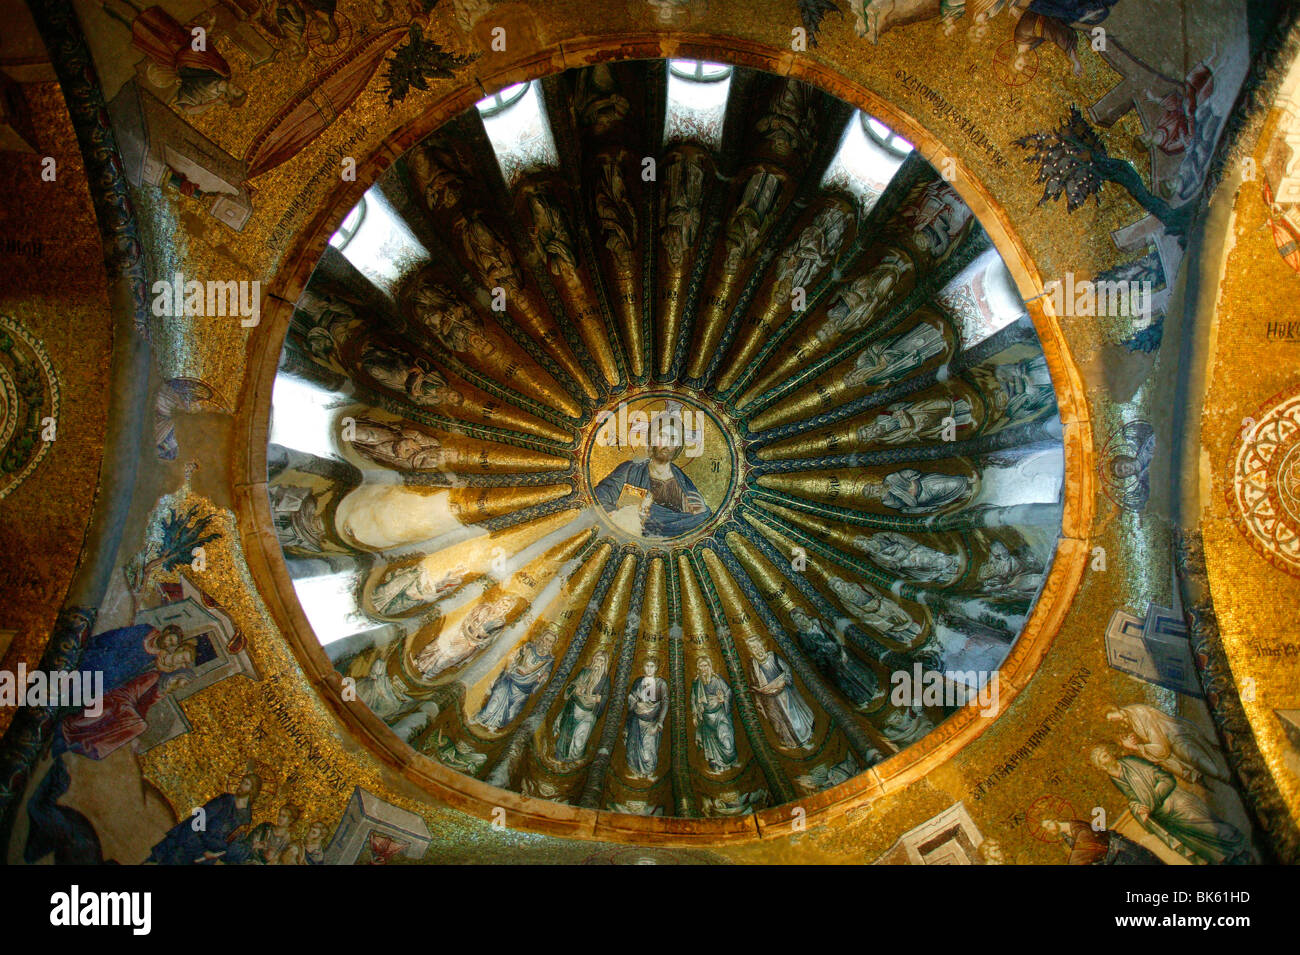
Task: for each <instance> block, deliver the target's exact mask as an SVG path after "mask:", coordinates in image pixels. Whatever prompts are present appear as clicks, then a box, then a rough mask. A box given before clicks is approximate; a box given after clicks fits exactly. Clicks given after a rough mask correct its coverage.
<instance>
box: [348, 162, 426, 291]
mask: <svg viewBox="0 0 1300 955" xmlns="http://www.w3.org/2000/svg"><path fill="white" fill-rule="evenodd" d="M346 224H347V220H346V219H345V220H344V225H346ZM340 231H342V230H340ZM335 248H337V249H338V250H339V251H340V252H342V253H343V257H344V258H346V259H347V260H348V261H349V262H351V263H352V264H353V265H354V266H356V268H357V271H359V272H360V273H361V274H362V275H364V276H365V277H366V278H368V279H370V281H371V282H373V283H374V284H375V285H376V286H377V287H379V288H381V289H383V290H384V291H385V292H387V293H388V294H389V295H390V296H391V295H392V294H393V293H394V291H395V289H396V287H397V280H398V278H399V277H401V276H403V275H406V274H408V273H409V272H410V271H411V270H412V269H413V268H415V267H416V266H417V265H419V264H420V263H422V262H427V261H428V260H429V252H428V250H427V249H426V248H425V247H424V246H423V245H421V244H420V240H419V239H417V238H416V237H415V233H414V232H412V231H411V230H410V229H408V228H407V227H406V223H404V222H403V221H402V220H401V219H400V218H399V217H398V215H397V213H396V212H394V211H393V207H392V206H391V205H389V204H388V200H387V199H385V198H384V196H383V193H381V192H380V191H379V190H378V189H377V188H375V189H371V190H370V191H369V192H367V193H366V196H365V214H364V215H363V216H362V217H361V221H360V222H358V223H357V224H356V229H355V231H354V232H353V234H352V235H351V237H349V239H348V241H347V242H346V243H345V244H344V245H341V246H335Z"/></svg>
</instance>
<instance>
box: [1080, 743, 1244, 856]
mask: <svg viewBox="0 0 1300 955" xmlns="http://www.w3.org/2000/svg"><path fill="white" fill-rule="evenodd" d="M1092 762H1093V765H1094V766H1096V767H1097V768H1098V769H1101V770H1102V771H1104V772H1105V773H1106V774H1107V775H1108V776H1110V781H1111V782H1112V783H1114V784H1115V788H1116V789H1118V790H1119V791H1120V792H1121V793H1122V794H1123V795H1124V798H1125V799H1127V800H1128V805H1129V810H1130V811H1131V812H1132V813H1133V815H1134V817H1136V818H1137V820H1138V822H1140V823H1141V824H1142V825H1143V826H1144V827H1146V828H1147V829H1149V830H1153V831H1154V832H1155V834H1156V835H1157V836H1159V837H1161V838H1162V839H1163V841H1165V842H1166V843H1168V844H1169V845H1170V847H1171V848H1173V849H1176V850H1177V851H1178V852H1179V854H1180V855H1183V856H1186V857H1188V858H1193V859H1199V860H1200V861H1202V862H1208V863H1210V864H1211V865H1221V864H1228V865H1242V864H1245V865H1248V864H1250V863H1251V862H1252V861H1253V860H1252V858H1251V852H1250V846H1249V845H1248V843H1247V842H1246V837H1245V836H1244V835H1242V834H1241V832H1240V831H1239V830H1238V829H1237V828H1236V827H1235V826H1233V825H1232V824H1231V823H1229V822H1225V821H1224V820H1222V819H1219V818H1218V817H1216V816H1215V815H1214V813H1213V812H1212V811H1211V810H1210V807H1209V806H1207V805H1206V804H1205V803H1204V802H1203V801H1202V800H1201V799H1199V798H1198V797H1196V796H1194V795H1192V794H1191V793H1190V792H1187V791H1186V790H1184V789H1183V788H1182V787H1180V786H1179V785H1178V780H1177V779H1176V778H1175V777H1174V775H1173V773H1171V772H1169V771H1168V770H1165V769H1162V768H1161V767H1159V766H1157V765H1155V764H1154V763H1149V762H1147V761H1146V760H1145V759H1142V758H1141V757H1138V756H1118V757H1117V756H1116V755H1115V754H1114V753H1113V752H1111V751H1110V749H1108V748H1107V747H1105V746H1098V747H1097V748H1096V749H1094V750H1093V751H1092Z"/></svg>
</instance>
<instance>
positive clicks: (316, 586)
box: [293, 573, 386, 647]
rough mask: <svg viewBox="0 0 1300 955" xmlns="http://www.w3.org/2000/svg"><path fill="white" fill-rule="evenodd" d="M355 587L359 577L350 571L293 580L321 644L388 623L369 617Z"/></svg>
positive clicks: (375, 628)
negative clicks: (362, 607) (364, 611)
mask: <svg viewBox="0 0 1300 955" xmlns="http://www.w3.org/2000/svg"><path fill="white" fill-rule="evenodd" d="M355 586H356V578H355V576H354V575H353V574H350V573H341V574H327V575H325V576H323V577H304V578H302V579H301V580H295V581H294V582H293V589H294V591H295V592H296V593H297V594H298V603H299V604H301V606H302V609H303V612H304V613H305V614H306V615H307V622H308V623H310V624H311V628H312V630H313V631H315V633H316V639H317V640H319V641H320V643H321V646H323V647H324V646H328V645H329V644H331V643H337V642H338V641H339V640H343V639H345V638H347V637H350V636H352V634H354V633H362V632H364V631H366V630H378V629H379V628H380V627H383V626H386V624H383V623H380V622H379V621H377V620H372V619H371V618H370V617H367V616H366V615H365V614H364V613H363V612H362V611H361V609H360V608H359V607H358V606H357V598H356V594H355V593H354V592H353V590H354V588H355Z"/></svg>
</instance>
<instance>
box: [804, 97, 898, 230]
mask: <svg viewBox="0 0 1300 955" xmlns="http://www.w3.org/2000/svg"><path fill="white" fill-rule="evenodd" d="M863 115H865V114H863ZM870 121H871V122H875V120H870ZM882 128H884V129H885V130H886V132H888V127H882ZM867 131H868V126H867V124H866V123H854V122H850V123H849V124H848V129H846V130H845V132H844V140H843V141H842V142H841V143H840V148H839V151H838V152H836V153H835V158H833V159H832V160H831V161H830V165H829V166H827V167H826V174H825V175H824V176H823V177H822V188H823V189H847V190H848V191H849V192H851V193H853V194H854V195H855V196H857V197H858V198H859V200H862V201H863V203H864V206H863V211H864V212H865V211H866V207H867V205H868V204H869V203H868V200H870V201H872V202H874V200H875V198H876V197H878V196H879V195H880V194H881V193H882V192H884V191H885V186H886V185H888V184H889V180H891V179H893V178H894V174H895V173H896V172H898V167H899V166H901V165H902V164H903V157H902V156H901V155H899V154H898V153H896V152H893V151H891V150H888V149H885V148H884V147H882V146H881V145H880V144H879V143H878V142H877V141H876V139H875V137H874V136H870V135H868V132H867Z"/></svg>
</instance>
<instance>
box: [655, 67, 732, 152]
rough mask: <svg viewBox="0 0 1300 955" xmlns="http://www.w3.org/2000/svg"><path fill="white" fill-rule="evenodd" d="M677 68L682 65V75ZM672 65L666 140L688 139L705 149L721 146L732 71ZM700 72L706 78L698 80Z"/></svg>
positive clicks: (665, 123)
mask: <svg viewBox="0 0 1300 955" xmlns="http://www.w3.org/2000/svg"><path fill="white" fill-rule="evenodd" d="M678 64H682V68H681V70H680V71H679V69H678ZM670 65H671V68H670V69H669V70H668V109H667V113H666V115H665V117H664V138H665V140H667V141H670V142H671V141H672V140H674V139H688V138H689V139H696V140H699V141H701V142H702V143H703V144H704V145H705V146H710V147H717V146H719V145H721V144H722V120H723V117H724V116H725V114H726V111H727V94H728V93H730V92H731V75H732V70H731V67H729V66H722V65H721V64H718V63H703V62H701V61H698V60H672V61H671V64H670ZM701 71H703V73H704V75H699V76H697V75H696V73H699V72H701ZM716 71H721V72H716ZM684 74H685V75H684Z"/></svg>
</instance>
